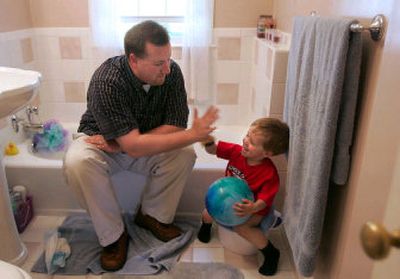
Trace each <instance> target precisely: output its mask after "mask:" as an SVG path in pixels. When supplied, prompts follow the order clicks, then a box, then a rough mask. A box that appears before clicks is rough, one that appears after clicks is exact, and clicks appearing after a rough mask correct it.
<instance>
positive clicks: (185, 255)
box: [179, 246, 193, 263]
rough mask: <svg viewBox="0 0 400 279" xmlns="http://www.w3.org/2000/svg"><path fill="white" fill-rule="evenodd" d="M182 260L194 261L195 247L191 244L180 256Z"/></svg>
mask: <svg viewBox="0 0 400 279" xmlns="http://www.w3.org/2000/svg"><path fill="white" fill-rule="evenodd" d="M179 261H180V262H186V263H191V262H193V247H192V246H190V247H188V248H187V249H186V251H185V252H183V254H182V255H181V256H180V258H179Z"/></svg>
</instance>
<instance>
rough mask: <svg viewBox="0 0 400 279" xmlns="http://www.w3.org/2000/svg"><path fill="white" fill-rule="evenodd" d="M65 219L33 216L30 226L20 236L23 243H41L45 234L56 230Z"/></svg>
mask: <svg viewBox="0 0 400 279" xmlns="http://www.w3.org/2000/svg"><path fill="white" fill-rule="evenodd" d="M64 219H65V217H60V216H35V217H34V218H33V220H32V221H31V224H29V226H28V227H27V229H26V230H25V231H24V232H23V233H22V234H21V235H20V237H21V239H22V241H24V242H40V243H41V242H43V239H44V235H45V233H46V232H48V231H51V230H53V229H56V228H57V227H58V226H59V225H61V224H62V222H63V221H64Z"/></svg>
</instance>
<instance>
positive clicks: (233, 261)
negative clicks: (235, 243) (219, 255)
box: [224, 249, 259, 269]
mask: <svg viewBox="0 0 400 279" xmlns="http://www.w3.org/2000/svg"><path fill="white" fill-rule="evenodd" d="M224 254H225V263H227V264H230V265H232V266H234V267H236V268H240V269H257V268H258V266H259V263H258V258H257V254H255V255H251V256H243V255H239V254H236V253H234V252H231V251H229V250H228V249H225V250H224Z"/></svg>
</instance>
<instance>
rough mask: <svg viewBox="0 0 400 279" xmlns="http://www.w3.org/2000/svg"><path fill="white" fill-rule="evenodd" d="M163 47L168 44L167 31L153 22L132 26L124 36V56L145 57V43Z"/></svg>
mask: <svg viewBox="0 0 400 279" xmlns="http://www.w3.org/2000/svg"><path fill="white" fill-rule="evenodd" d="M147 42H149V43H152V44H154V45H156V46H165V45H166V44H168V43H169V35H168V31H167V29H165V27H163V26H162V25H160V24H158V23H157V22H155V21H153V20H146V21H143V22H141V23H139V24H136V25H134V26H133V27H132V28H131V29H129V30H128V32H126V34H125V39H124V47H125V55H126V56H129V54H131V53H133V54H135V55H136V56H137V57H139V58H144V57H146V55H147V53H146V43H147Z"/></svg>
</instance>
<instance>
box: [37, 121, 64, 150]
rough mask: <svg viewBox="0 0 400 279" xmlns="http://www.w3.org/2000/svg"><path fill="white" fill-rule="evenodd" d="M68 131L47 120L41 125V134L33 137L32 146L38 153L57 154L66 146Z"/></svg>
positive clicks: (58, 124) (55, 122)
mask: <svg viewBox="0 0 400 279" xmlns="http://www.w3.org/2000/svg"><path fill="white" fill-rule="evenodd" d="M67 136H68V131H67V130H65V129H64V128H63V127H62V126H61V124H60V123H58V122H57V121H56V120H49V121H47V122H46V123H44V125H43V133H36V134H35V135H34V136H33V146H34V148H35V149H36V150H38V151H41V150H43V151H50V152H57V151H61V150H63V149H64V148H65V147H66V146H67V143H68V142H67Z"/></svg>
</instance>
